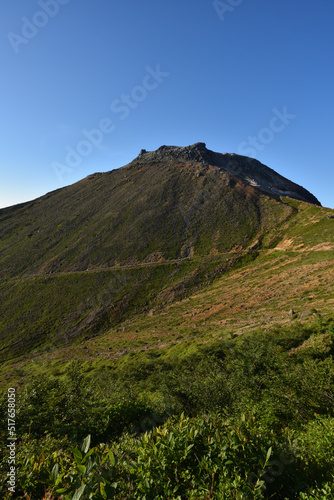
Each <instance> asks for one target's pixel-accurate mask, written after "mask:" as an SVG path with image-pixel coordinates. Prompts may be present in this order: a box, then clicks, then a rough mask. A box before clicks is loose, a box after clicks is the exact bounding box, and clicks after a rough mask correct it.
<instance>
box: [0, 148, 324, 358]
mask: <svg viewBox="0 0 334 500" xmlns="http://www.w3.org/2000/svg"><path fill="white" fill-rule="evenodd" d="M283 194H284V195H285V196H286V198H282V197H281V195H283ZM287 196H289V197H287ZM293 198H294V199H295V200H303V201H293V200H292V199H293ZM310 203H312V204H314V205H310ZM317 205H319V202H318V200H316V199H315V198H314V197H313V195H311V194H310V193H308V192H307V191H306V190H304V189H303V188H301V187H300V186H297V185H296V184H294V183H291V182H290V181H288V180H287V179H284V178H283V177H281V176H279V175H278V174H276V173H275V172H274V171H272V170H271V169H269V168H268V167H265V166H264V165H261V164H260V163H259V162H256V160H252V159H248V158H245V157H241V156H238V155H228V154H225V155H223V154H218V153H213V152H211V151H209V150H207V149H206V147H205V145H204V144H202V143H199V144H195V145H193V146H189V147H186V148H177V147H173V146H163V147H161V148H159V149H158V150H157V151H154V152H145V151H142V152H141V153H140V155H139V156H138V157H137V158H136V159H135V160H134V161H133V162H131V163H130V164H128V165H126V166H125V167H122V168H120V169H118V170H114V171H111V172H108V173H105V174H94V175H91V176H88V177H87V178H85V179H83V180H82V181H80V182H78V183H76V184H74V185H72V186H69V187H66V188H63V189H59V190H57V191H54V192H52V193H49V194H47V195H46V196H43V197H41V198H39V199H37V200H35V201H32V202H30V203H25V204H22V205H19V206H16V207H10V208H8V209H4V210H1V211H0V235H1V237H0V277H1V279H0V294H1V306H0V307H1V315H0V340H1V349H0V355H1V358H2V359H3V360H8V359H10V358H15V357H17V356H20V355H22V354H24V353H28V352H30V351H32V350H36V349H38V350H41V349H48V348H51V347H52V348H54V347H55V346H60V345H66V344H73V342H78V341H79V340H82V339H89V338H91V337H92V336H96V335H101V334H102V333H105V332H108V331H109V330H110V328H111V327H113V326H115V325H119V324H120V323H121V322H122V321H124V320H125V319H127V318H134V317H135V316H136V315H138V314H142V313H144V314H147V313H149V311H150V310H152V308H153V309H159V308H161V307H164V306H165V305H166V304H170V303H172V302H173V301H176V300H180V299H184V298H185V297H187V296H189V295H190V294H191V293H193V292H194V291H195V290H197V291H199V290H204V289H205V287H207V286H208V285H209V284H210V283H212V282H213V281H214V280H216V279H218V278H219V277H221V276H223V275H224V273H226V272H230V271H231V269H233V267H234V266H235V265H236V264H238V265H239V266H240V265H241V264H242V262H246V261H249V259H251V260H252V259H255V258H256V257H257V255H258V254H257V253H256V252H258V251H259V250H262V251H263V250H264V249H266V248H268V249H270V248H272V247H274V246H276V245H277V244H278V242H280V241H283V240H284V234H285V233H286V225H287V224H288V225H289V227H291V224H292V223H293V221H294V220H295V219H296V217H297V216H298V213H299V210H300V206H310V207H313V208H314V210H315V211H316V214H317V215H319V214H320V212H321V215H319V216H320V219H321V218H323V217H324V216H323V210H326V209H322V208H321V207H319V206H317ZM310 238H311V239H312V236H310ZM290 239H291V238H290ZM50 346H51V347H50Z"/></svg>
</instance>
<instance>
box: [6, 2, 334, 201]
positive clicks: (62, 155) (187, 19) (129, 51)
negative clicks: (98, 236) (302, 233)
mask: <svg viewBox="0 0 334 500" xmlns="http://www.w3.org/2000/svg"><path fill="white" fill-rule="evenodd" d="M333 21H334V2H333V1H332V0H316V1H315V0H293V1H292V0H270V1H268V0H226V1H225V0H221V1H220V2H217V1H216V2H214V1H213V0H208V1H207V0H169V1H168V2H167V1H162V0H141V1H140V2H138V1H137V0H36V1H35V0H15V1H13V0H12V1H6V2H1V4H0V31H1V44H0V65H1V66H0V70H1V79H0V100H1V107H0V110H1V122H0V123H1V133H0V172H1V176H0V177H1V181H0V182H1V184H0V207H5V206H9V205H13V204H16V203H20V202H23V201H28V200H31V199H34V198H36V197H38V196H41V195H43V194H45V193H46V192H49V191H52V190H54V189H57V188H59V187H62V186H65V185H68V184H72V183H74V182H76V181H78V180H80V179H82V178H83V177H85V176H86V175H88V174H90V173H93V172H103V171H108V170H112V169H114V168H118V167H121V166H122V165H124V164H126V163H128V162H129V161H131V160H132V159H133V158H134V157H136V156H137V155H138V153H139V151H140V149H142V148H145V149H147V150H154V149H157V148H158V147H159V146H161V145H164V144H167V145H178V146H186V145H189V144H193V143H195V142H199V141H201V142H206V144H207V147H208V148H209V149H212V150H215V151H219V152H230V153H232V152H234V153H240V154H248V155H250V156H253V157H255V158H257V159H258V160H260V161H261V162H263V163H264V164H266V165H268V166H270V167H271V168H273V169H275V170H276V171H278V172H279V173H280V174H282V175H284V176H285V177H288V178H289V179H291V180H293V181H294V182H297V183H298V184H301V185H303V186H304V187H305V188H307V189H309V190H310V191H311V192H312V193H313V194H315V196H317V197H318V198H319V200H320V201H321V203H322V204H323V205H324V206H328V207H334V189H333V185H334V173H333V152H332V144H333V128H334V127H333V125H334V123H333V122H334V99H333V81H334V69H333V47H334V30H333Z"/></svg>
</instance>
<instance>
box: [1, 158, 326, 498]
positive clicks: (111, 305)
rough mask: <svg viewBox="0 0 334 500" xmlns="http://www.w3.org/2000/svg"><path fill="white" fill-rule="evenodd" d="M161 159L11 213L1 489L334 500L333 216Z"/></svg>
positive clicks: (6, 250)
mask: <svg viewBox="0 0 334 500" xmlns="http://www.w3.org/2000/svg"><path fill="white" fill-rule="evenodd" d="M163 153H164V149H163V150H162V152H161V155H162V156H161V157H160V156H159V157H158V159H157V157H155V159H154V160H152V161H148V162H147V163H145V162H144V160H138V161H134V162H132V163H131V164H129V165H127V166H125V167H123V168H122V169H119V170H115V171H112V172H109V173H106V174H96V175H93V176H89V177H87V178H86V179H84V180H82V181H81V182H78V183H77V184H75V185H73V186H68V187H66V188H64V189H60V190H58V191H55V192H53V193H49V194H48V195H46V196H44V197H42V198H39V199H38V200H35V201H33V202H30V203H26V204H22V205H20V206H17V207H11V208H8V209H3V210H0V229H1V238H0V294H1V304H0V311H1V314H0V340H1V348H0V360H1V369H0V375H1V377H0V385H1V387H3V388H4V389H7V388H8V387H15V388H16V389H17V414H16V427H17V429H16V430H17V435H18V441H17V443H16V493H15V494H14V495H11V494H10V493H9V491H8V487H7V486H8V485H7V484H6V478H5V476H6V471H7V470H8V462H7V459H8V455H7V453H6V450H5V453H3V454H2V457H1V459H0V466H1V467H0V468H1V471H2V472H3V473H4V479H2V480H1V484H0V495H1V497H2V498H4V499H5V500H9V499H10V498H13V499H14V498H15V499H16V498H17V499H27V500H40V499H44V500H47V499H49V500H53V499H56V498H59V499H63V500H79V499H80V498H81V499H82V500H88V499H95V500H101V499H109V498H116V499H119V500H137V499H138V500H213V499H217V500H225V499H226V500H248V499H249V500H261V499H265V500H266V499H268V500H269V499H275V500H276V499H277V500H289V499H292V500H324V499H326V500H327V499H328V500H329V499H332V498H334V477H333V470H334V459H333V457H334V448H333V443H334V414H333V412H334V397H333V394H334V361H333V354H334V319H333V303H334V290H333V281H334V259H333V249H334V242H333V234H334V233H333V219H330V218H327V216H328V215H330V214H332V211H330V209H326V208H323V207H319V206H316V205H312V204H310V203H306V202H301V201H297V200H292V199H289V198H278V197H277V198H273V197H271V196H269V195H266V194H264V193H263V192H261V191H258V190H256V189H255V188H253V187H251V186H249V185H247V184H246V183H244V182H242V181H241V180H240V179H238V178H237V177H236V176H234V175H232V174H231V175H230V174H229V173H228V172H227V171H225V170H224V168H223V167H224V165H223V163H224V162H225V160H226V158H225V159H224V158H223V159H221V161H222V162H223V163H222V165H221V166H222V169H220V168H219V166H217V165H216V166H215V165H208V164H207V163H205V162H204V163H203V162H202V161H200V158H201V155H200V154H199V153H198V155H197V156H196V158H197V160H198V161H197V160H196V161H190V162H188V161H185V160H182V158H181V159H180V160H177V161H176V160H175V158H174V160H173V161H170V159H168V158H167V159H166V158H164V156H163ZM159 158H160V159H159ZM212 158H214V157H212ZM240 158H241V157H240ZM240 158H239V159H240ZM223 160H224V161H223ZM224 164H225V163H224ZM219 165H220V163H219ZM253 166H254V165H253ZM231 168H232V167H231ZM246 168H247V165H246ZM311 199H312V197H311ZM315 201H316V200H315ZM0 421H1V425H4V423H5V422H7V406H6V398H5V397H4V398H2V399H1V401H0ZM5 427H6V426H5ZM0 437H1V439H2V440H3V442H4V443H6V442H7V429H6V428H2V429H1V430H0Z"/></svg>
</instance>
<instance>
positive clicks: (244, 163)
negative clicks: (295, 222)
mask: <svg viewBox="0 0 334 500" xmlns="http://www.w3.org/2000/svg"><path fill="white" fill-rule="evenodd" d="M156 162H158V163H160V162H164V163H172V162H181V163H182V162H194V163H199V164H201V167H202V168H203V169H204V170H205V168H207V166H209V165H210V166H213V167H218V169H219V170H220V171H223V172H227V173H228V174H229V175H231V176H233V177H236V178H238V179H239V180H241V181H242V182H243V183H245V184H248V185H250V186H252V187H254V188H256V189H258V190H259V191H261V192H263V193H266V194H268V195H270V196H274V197H280V196H287V197H290V198H294V199H297V200H301V201H306V202H308V203H313V204H315V205H321V203H320V202H319V200H317V198H316V197H315V196H314V195H313V194H311V193H310V192H309V191H307V190H306V189H305V188H303V187H302V186H300V185H298V184H296V183H294V182H292V181H290V180H289V179H287V178H285V177H283V176H282V175H280V174H278V173H277V172H275V171H274V170H272V169H271V168H269V167H267V166H266V165H263V164H262V163H261V162H259V161H258V160H255V159H254V158H249V157H247V156H242V155H238V154H234V153H216V152H214V151H211V150H210V149H207V147H206V144H205V143H204V142H196V143H195V144H192V145H190V146H185V147H181V146H161V147H160V148H158V149H157V150H156V151H146V149H142V150H141V151H140V153H139V155H138V156H137V158H135V159H134V160H133V161H132V162H131V163H130V165H135V164H152V163H156Z"/></svg>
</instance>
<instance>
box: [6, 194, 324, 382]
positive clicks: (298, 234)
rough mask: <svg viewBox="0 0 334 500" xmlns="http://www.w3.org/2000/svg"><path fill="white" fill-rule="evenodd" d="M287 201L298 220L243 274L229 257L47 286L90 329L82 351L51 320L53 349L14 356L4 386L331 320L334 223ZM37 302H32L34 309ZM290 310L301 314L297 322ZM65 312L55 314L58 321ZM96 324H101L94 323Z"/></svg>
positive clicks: (271, 236) (255, 254)
mask: <svg viewBox="0 0 334 500" xmlns="http://www.w3.org/2000/svg"><path fill="white" fill-rule="evenodd" d="M284 201H285V203H289V204H292V205H293V206H294V208H295V210H296V211H295V212H294V213H293V214H292V215H291V216H290V218H289V219H288V220H287V221H286V222H282V223H281V225H280V227H278V228H277V229H276V228H273V230H272V231H271V233H266V235H265V236H264V238H262V241H260V243H259V244H258V248H257V249H256V250H253V251H251V252H250V253H247V254H246V256H245V257H244V261H243V263H240V262H239V264H238V265H237V266H232V267H231V266H230V268H225V269H224V267H222V266H223V265H225V266H226V265H227V266H229V264H230V263H229V262H227V260H226V259H227V258H231V256H232V254H230V255H229V256H228V257H227V255H226V254H224V255H220V254H218V255H215V256H211V257H207V258H206V259H204V258H193V259H191V260H189V261H184V262H183V263H174V264H172V263H170V264H160V265H158V264H156V265H151V266H146V267H143V268H140V267H134V268H133V269H131V270H130V269H129V270H122V269H119V270H118V271H116V270H112V271H111V270H110V271H108V272H106V271H105V272H92V273H87V272H86V273H80V274H72V275H63V276H62V275H60V276H54V277H53V278H48V280H49V282H50V283H52V286H51V288H50V290H49V293H50V294H51V296H52V297H54V294H55V290H58V293H59V294H62V295H61V296H63V297H65V298H66V300H64V301H60V306H59V307H60V308H61V309H60V310H61V315H60V316H61V318H64V317H66V315H67V317H70V318H71V321H72V323H66V322H65V324H68V325H69V324H71V325H74V326H75V324H76V322H77V323H78V322H80V321H81V322H83V324H84V325H85V326H86V327H87V328H86V330H85V328H83V330H82V331H81V333H82V335H81V336H80V337H79V338H78V340H77V342H76V343H75V344H73V343H71V344H70V345H66V343H64V342H63V345H62V346H61V347H59V343H58V342H57V341H56V342H55V336H54V335H55V332H58V333H59V332H61V330H59V323H56V324H55V326H53V320H52V321H51V320H50V319H49V325H50V328H51V330H50V331H52V335H47V332H46V335H47V340H46V341H45V339H44V338H43V341H42V342H41V343H40V345H39V346H38V345H37V344H35V347H34V350H33V351H31V352H26V354H24V355H22V356H20V357H17V358H14V359H11V360H10V359H8V357H7V360H8V361H7V362H5V363H4V364H3V367H2V380H3V381H4V383H6V385H7V384H8V383H9V382H10V381H15V383H20V382H24V381H25V380H26V379H27V378H29V377H30V375H32V374H33V373H38V372H44V371H45V372H53V373H58V374H59V373H62V371H63V370H64V368H65V365H66V363H68V362H69V361H70V360H71V359H75V358H78V359H82V360H84V361H86V362H87V369H89V370H91V369H94V368H101V367H102V366H120V365H122V366H123V365H126V364H127V363H128V362H129V361H131V359H133V357H135V359H141V357H145V356H146V354H147V353H149V352H151V351H152V352H153V351H154V350H155V349H156V348H159V350H162V351H160V352H161V353H163V356H167V357H169V356H180V355H181V356H183V355H185V354H186V353H187V352H190V351H194V350H196V345H197V344H198V343H203V342H209V341H211V340H213V339H217V338H220V337H224V336H225V335H234V334H241V333H243V332H244V331H246V330H249V329H257V328H259V327H263V328H269V327H270V326H271V325H273V324H276V323H289V322H291V321H303V322H304V321H309V320H310V319H312V315H313V314H314V313H315V311H319V312H320V313H321V314H331V313H332V312H333V304H334V291H333V287H332V283H333V281H334V259H333V256H334V241H333V240H334V238H333V236H334V227H333V224H334V222H333V220H332V219H327V217H326V215H327V214H329V213H331V211H330V210H329V209H326V208H321V207H315V206H313V205H309V204H307V203H302V202H295V201H292V200H284ZM297 209H298V211H297ZM261 245H262V246H261ZM254 259H255V260H254ZM247 260H249V261H248V262H247ZM210 261H211V262H210ZM198 269H200V271H198ZM196 270H197V271H196ZM189 276H190V277H189ZM196 277H197V278H198V279H196ZM44 279H45V278H42V277H40V278H30V279H27V280H18V281H17V282H9V281H8V282H7V283H6V286H9V287H10V286H18V287H24V286H25V284H24V283H25V282H27V283H28V284H27V286H28V288H27V290H28V291H30V292H31V290H32V289H31V285H32V283H31V282H32V281H33V282H35V286H36V287H37V288H36V293H38V291H39V290H40V282H41V281H43V280H44ZM115 280H116V281H115ZM124 281H126V286H127V290H128V293H132V295H131V300H128V302H127V303H126V304H124V305H125V307H124V311H125V313H124V315H123V316H120V315H119V311H120V310H119V309H118V310H116V316H115V319H116V317H117V320H119V319H121V321H120V322H118V323H117V321H115V323H114V327H113V328H110V324H109V326H108V321H112V318H111V315H112V312H111V311H112V310H113V309H114V308H110V304H111V303H112V304H113V303H114V301H115V299H114V297H115V295H117V292H118V289H117V283H118V285H119V284H120V289H119V290H120V296H119V298H120V300H121V296H122V297H123V296H124V295H123V293H124ZM66 283H67V284H66ZM113 283H116V285H115V286H114V285H113ZM135 283H136V284H137V286H139V287H140V294H138V293H136V292H137V290H136V289H134V288H133V287H134V286H135ZM138 283H139V285H138ZM78 284H80V286H79V287H78ZM105 284H106V285H107V286H106V287H105ZM45 286H47V283H46V284H45ZM54 287H57V288H54ZM66 287H68V289H69V290H72V294H70V293H69V292H68V291H67V290H68V289H67V288H66ZM196 287H197V289H196ZM199 287H200V288H199ZM79 290H80V292H79ZM8 296H9V295H8ZM11 296H17V294H12V295H11ZM36 296H37V295H35V294H34V293H33V294H32V295H31V297H32V298H31V301H32V302H34V301H35V302H34V304H35V307H37V306H36ZM38 300H39V301H41V300H45V301H46V303H47V304H49V303H50V302H49V300H50V297H49V298H48V294H47V293H44V294H43V293H41V295H40V297H39V298H38ZM131 301H132V302H131ZM136 301H137V302H136ZM39 303H40V302H39ZM92 303H93V305H94V307H92ZM116 303H117V301H116ZM34 304H33V303H30V304H27V310H28V308H30V310H33V307H34ZM73 305H75V307H73ZM106 305H107V307H106ZM129 305H131V307H129ZM291 309H293V310H294V312H295V314H293V315H291V314H290V313H289V311H290V310H291ZM60 310H53V311H52V314H54V315H55V318H57V317H58V316H59V313H60ZM73 311H75V313H74V312H73ZM80 311H81V312H80ZM92 311H95V312H94V313H93V312H92ZM99 311H100V313H101V314H102V316H103V314H107V315H108V314H109V316H108V320H107V322H106V323H104V324H103V328H101V329H99V328H97V330H94V329H92V328H91V324H90V323H89V319H92V315H93V316H94V314H96V315H97V317H99V316H98V315H99ZM106 311H107V313H106ZM129 311H131V314H129ZM79 313H80V314H81V316H80V314H79ZM48 314H51V310H49V311H48ZM37 317H39V313H38V312H37ZM85 318H86V323H85ZM104 318H105V316H104ZM101 321H102V320H101ZM45 324H46V323H45ZM94 324H95V325H96V324H97V323H96V322H94V321H93V325H94ZM27 325H28V322H27ZM36 325H37V323H35V326H34V328H36ZM33 331H35V330H32V332H31V335H33ZM70 331H71V330H65V329H64V332H62V337H61V335H60V338H62V340H64V335H65V332H67V334H68V332H70ZM88 333H89V335H88ZM97 333H99V335H97ZM85 337H86V338H85ZM88 337H91V338H88ZM39 339H40V337H39ZM79 340H80V342H79ZM55 344H56V345H55ZM14 354H15V353H14Z"/></svg>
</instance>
